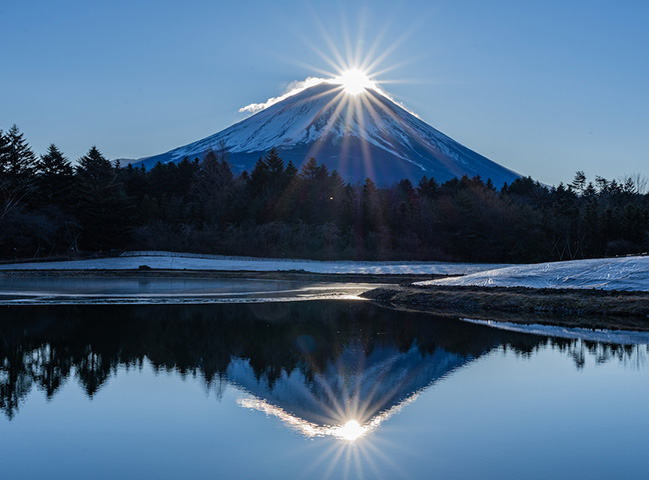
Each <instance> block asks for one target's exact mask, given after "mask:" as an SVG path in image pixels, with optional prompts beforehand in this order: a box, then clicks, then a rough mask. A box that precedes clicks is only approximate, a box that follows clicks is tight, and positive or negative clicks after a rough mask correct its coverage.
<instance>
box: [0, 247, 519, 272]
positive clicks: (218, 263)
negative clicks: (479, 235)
mask: <svg viewBox="0 0 649 480" xmlns="http://www.w3.org/2000/svg"><path fill="white" fill-rule="evenodd" d="M141 265H145V266H147V267H150V268H156V269H167V270H221V271H252V272H275V271H289V270H304V271H305V272H309V273H340V274H422V275H466V274H468V273H474V272H480V271H483V270H492V269H494V268H502V267H505V266H507V265H502V264H500V265H499V264H475V263H444V262H354V261H316V260H296V259H283V258H254V257H230V256H221V255H200V254H191V253H176V252H126V253H124V254H123V255H121V256H119V257H113V258H100V259H93V260H74V261H65V262H40V263H39V262H34V263H12V264H4V265H0V271H2V270H132V269H138V268H139V267H140V266H141Z"/></svg>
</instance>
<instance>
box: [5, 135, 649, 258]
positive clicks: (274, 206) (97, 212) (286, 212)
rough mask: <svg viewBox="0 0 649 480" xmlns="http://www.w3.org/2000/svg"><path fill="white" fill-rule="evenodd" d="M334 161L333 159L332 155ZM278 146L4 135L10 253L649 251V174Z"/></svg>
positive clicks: (582, 254)
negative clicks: (536, 176)
mask: <svg viewBox="0 0 649 480" xmlns="http://www.w3.org/2000/svg"><path fill="white" fill-rule="evenodd" d="M325 160H326V159H321V161H325ZM298 167H299V168H297V167H296V166H295V165H293V164H292V163H291V162H288V163H286V162H284V160H283V159H282V158H281V156H280V154H279V153H278V151H277V150H274V149H273V150H271V151H269V152H268V153H267V154H266V155H265V156H264V157H262V158H260V159H259V161H258V162H257V163H256V165H255V166H254V168H253V169H252V170H251V171H250V172H245V171H244V172H242V173H240V174H234V173H233V169H232V165H231V164H230V163H229V161H228V153H227V151H226V150H225V148H220V149H217V151H212V152H209V153H208V154H207V155H206V156H205V158H201V159H198V158H193V159H192V158H185V159H183V160H182V161H180V162H178V163H167V164H161V163H158V164H157V165H155V166H154V167H153V168H151V169H150V170H146V169H145V168H144V167H133V166H131V165H128V166H126V167H124V168H122V167H120V166H119V165H118V164H117V163H111V162H110V161H109V160H108V159H106V158H105V157H104V155H103V154H102V153H101V152H100V151H99V150H98V149H97V148H96V147H92V148H91V149H90V150H89V151H88V153H87V154H86V155H84V156H83V157H81V158H80V159H78V161H77V164H76V165H73V164H72V162H70V161H69V159H67V158H66V157H65V156H64V154H63V153H62V152H61V151H60V150H59V149H58V148H57V147H56V146H55V145H51V146H50V147H49V149H48V151H47V152H46V153H45V154H44V155H41V156H40V157H37V156H36V155H35V154H34V153H33V151H32V150H31V149H30V147H29V145H28V143H27V141H26V139H25V138H24V136H23V134H22V133H21V132H20V131H19V129H18V128H17V127H16V126H14V127H12V128H10V129H9V130H8V131H7V132H2V131H0V258H5V259H8V258H25V257H29V258H31V257H34V258H38V257H52V256H56V255H75V254H78V253H80V252H86V253H89V252H100V251H107V250H120V249H131V250H147V249H153V250H173V251H187V252H198V253H218V254H233V255H252V256H273V257H282V256H286V257H297V258H314V259H358V260H360V259H367V260H390V259H398V260H405V259H410V260H461V261H486V262H534V261H548V260H566V259H575V258H589V257H601V256H608V255H616V254H626V253H638V252H644V251H647V249H648V248H649V237H648V230H649V196H648V195H647V181H646V179H645V178H643V177H642V176H640V175H632V176H627V177H625V178H621V179H617V180H607V179H605V178H602V177H596V178H595V179H594V180H593V181H590V182H589V181H588V179H587V178H586V176H585V175H584V173H583V172H577V174H576V175H575V177H574V179H573V180H572V181H571V182H569V183H567V184H563V183H562V184H559V186H557V187H551V188H548V187H546V186H543V185H541V184H540V183H538V182H535V181H534V180H532V179H531V178H529V177H528V178H519V179H517V180H516V181H514V182H513V183H512V184H511V185H507V184H505V185H502V186H501V185H494V184H493V182H491V180H490V179H482V178H480V177H475V178H468V177H463V178H459V179H453V180H449V181H445V182H440V181H437V180H436V179H434V178H426V177H424V178H422V179H421V180H420V181H419V182H418V183H417V184H413V183H412V182H411V181H410V180H405V179H404V180H402V181H400V182H398V183H395V184H394V185H389V186H380V185H376V184H375V183H374V182H373V181H372V180H370V179H367V180H366V181H365V182H364V183H363V184H358V185H351V184H350V183H347V181H346V180H345V179H344V178H342V177H341V176H340V175H339V174H338V172H336V171H331V172H330V171H329V170H328V168H327V167H326V165H325V164H323V163H318V161H317V160H316V159H313V158H312V159H310V160H308V161H306V162H305V163H304V164H303V165H301V166H298Z"/></svg>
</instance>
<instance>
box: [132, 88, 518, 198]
mask: <svg viewBox="0 0 649 480" xmlns="http://www.w3.org/2000/svg"><path fill="white" fill-rule="evenodd" d="M223 147H225V148H226V149H227V152H228V156H229V160H230V162H231V163H232V165H233V168H234V170H235V171H243V170H248V171H250V170H251V169H252V168H253V166H254V164H255V162H256V161H257V160H258V159H259V157H260V156H263V155H265V154H266V152H268V150H270V149H271V148H277V150H278V151H279V153H280V155H281V157H282V158H283V159H284V160H285V161H286V162H288V161H289V160H290V161H292V162H293V164H294V165H295V166H296V167H297V168H300V166H301V165H302V164H303V163H304V162H306V161H308V160H309V158H311V157H314V158H316V160H317V161H318V163H321V164H325V165H327V167H328V168H329V170H334V169H335V170H338V172H339V173H340V174H341V176H342V178H343V179H345V180H346V181H349V182H352V183H354V182H362V181H364V180H365V178H367V177H369V178H371V179H372V180H374V181H375V182H376V183H378V184H380V185H389V184H391V183H393V182H395V181H399V180H401V179H404V178H408V179H410V180H412V181H414V182H417V181H419V179H421V177H423V176H427V177H429V178H430V177H433V178H435V179H436V180H438V181H446V180H449V179H451V178H454V177H461V176H462V175H468V176H469V177H474V176H476V175H479V176H480V177H481V178H482V179H483V180H485V181H486V180H487V179H488V178H490V179H491V180H492V182H493V183H494V185H496V186H500V185H502V184H503V183H505V182H508V183H511V182H512V181H513V180H515V179H516V178H518V177H519V176H520V175H519V174H517V173H515V172H513V171H512V170H509V169H507V168H505V167H503V166H501V165H499V164H497V163H495V162H493V161H491V160H489V159H487V158H485V157H483V156H482V155H480V154H478V153H476V152H474V151H472V150H470V149H468V148H466V147H465V146H463V145H461V144H459V143H458V142H456V141H455V140H453V139H451V138H450V137H448V136H446V135H444V134H443V133H441V132H439V131H438V130H436V129H434V128H433V127H431V126H430V125H428V124H427V123H425V122H423V121H422V120H420V119H419V118H417V117H416V116H415V115H413V114H411V113H409V112H408V111H406V110H405V109H404V108H402V107H400V106H399V105H397V104H396V103H394V102H393V101H392V100H390V99H389V98H387V97H386V96H384V95H383V94H382V93H380V92H379V91H377V90H374V89H370V88H366V89H364V90H363V91H362V92H361V93H359V94H357V95H352V94H350V93H347V92H346V91H345V90H344V89H343V87H342V86H341V85H336V84H332V83H328V82H323V83H320V84H317V85H315V86H312V87H310V88H307V89H305V90H302V91H300V92H298V93H296V94H294V95H292V96H289V97H287V98H285V99H284V100H282V101H280V102H277V103H275V104H274V105H272V106H270V107H268V108H266V109H264V110H262V111H260V112H258V113H256V114H255V115H252V116H251V117H249V118H247V119H245V120H243V121H241V122H239V123H236V124H234V125H232V126H231V127H229V128H226V129H225V130H222V131H221V132H218V133H216V134H214V135H211V136H209V137H207V138H204V139H202V140H198V141H197V142H194V143H190V144H188V145H185V146H183V147H179V148H176V149H173V150H170V151H169V152H166V153H163V154H160V155H155V156H152V157H146V158H142V159H139V160H136V161H134V162H132V163H133V164H134V165H144V166H145V167H147V168H151V167H153V166H154V165H155V164H156V163H157V162H162V163H166V162H178V161H180V160H182V159H183V158H184V157H189V159H190V160H193V159H194V158H197V157H198V158H199V159H202V158H203V156H204V155H205V154H206V153H207V152H208V151H210V150H215V151H218V150H220V149H222V148H223Z"/></svg>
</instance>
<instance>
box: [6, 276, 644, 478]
mask: <svg viewBox="0 0 649 480" xmlns="http://www.w3.org/2000/svg"><path fill="white" fill-rule="evenodd" d="M253 286H254V287H255V288H256V287H257V285H251V287H253ZM285 286H286V285H279V286H276V287H278V288H280V287H281V289H284V287H285ZM196 287H197V288H202V286H201V285H196ZM75 288H76V287H74V286H71V289H72V290H74V289H75ZM17 290H18V289H17ZM59 293H60V292H59ZM154 293H160V292H158V291H156V292H154ZM90 295H91V296H92V292H91V294H90ZM57 298H58V297H57ZM275 300H277V301H274V302H270V303H268V302H266V303H241V302H234V303H215V304H205V305H156V304H144V305H18V306H0V410H1V411H2V412H1V413H0V465H1V470H0V471H1V472H2V475H1V476H2V478H7V479H9V478H11V479H18V478H83V479H87V478H93V479H99V478H138V479H139V478H152V479H153V478H155V479H160V478H192V479H194V478H197V479H198V478H250V479H253V478H254V479H259V478H263V479H274V478H277V479H283V478H305V479H311V478H331V479H340V478H413V479H418V478H433V477H437V478H469V477H472V478H476V477H477V478H499V479H500V478H585V477H588V478H619V477H627V476H628V477H630V476H636V477H644V476H645V475H646V472H647V469H648V468H649V456H647V454H646V449H647V445H649V415H648V414H647V412H646V405H647V399H648V398H649V366H648V362H647V360H648V358H649V350H648V347H647V345H626V346H621V345H614V344H604V343H597V342H593V341H585V340H580V339H560V338H551V337H546V336H539V335H530V334H525V333H518V332H508V331H503V330H497V329H493V328H490V327H488V326H483V325H475V324H469V323H465V322H461V321H459V320H458V319H453V318H440V317H434V316H430V315H425V314H417V313H404V312H397V311H394V310H390V309H386V308H382V307H378V306H375V305H373V304H371V303H369V302H365V301H358V300H344V299H343V300H330V299H319V300H311V301H301V302H295V301H280V300H281V298H280V299H275Z"/></svg>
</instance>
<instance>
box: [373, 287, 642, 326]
mask: <svg viewBox="0 0 649 480" xmlns="http://www.w3.org/2000/svg"><path fill="white" fill-rule="evenodd" d="M360 296H361V297H363V298H366V299H368V300H370V301H373V302H375V303H376V304H379V305H382V306H384V307H387V308H393V309H397V310H404V311H417V312H424V313H430V314H432V315H436V316H442V317H454V318H457V317H469V318H475V319H479V320H490V321H494V322H510V323H517V324H521V325H531V324H541V325H551V326H557V327H567V328H587V329H593V330H598V329H605V330H632V331H642V332H648V331H649V292H627V291H612V290H592V289H591V290H585V289H584V290H580V289H550V288H545V289H535V288H527V287H465V286H412V285H410V286H395V287H388V288H386V287H382V288H376V289H373V290H369V291H367V292H365V293H362V294H361V295H360Z"/></svg>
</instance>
